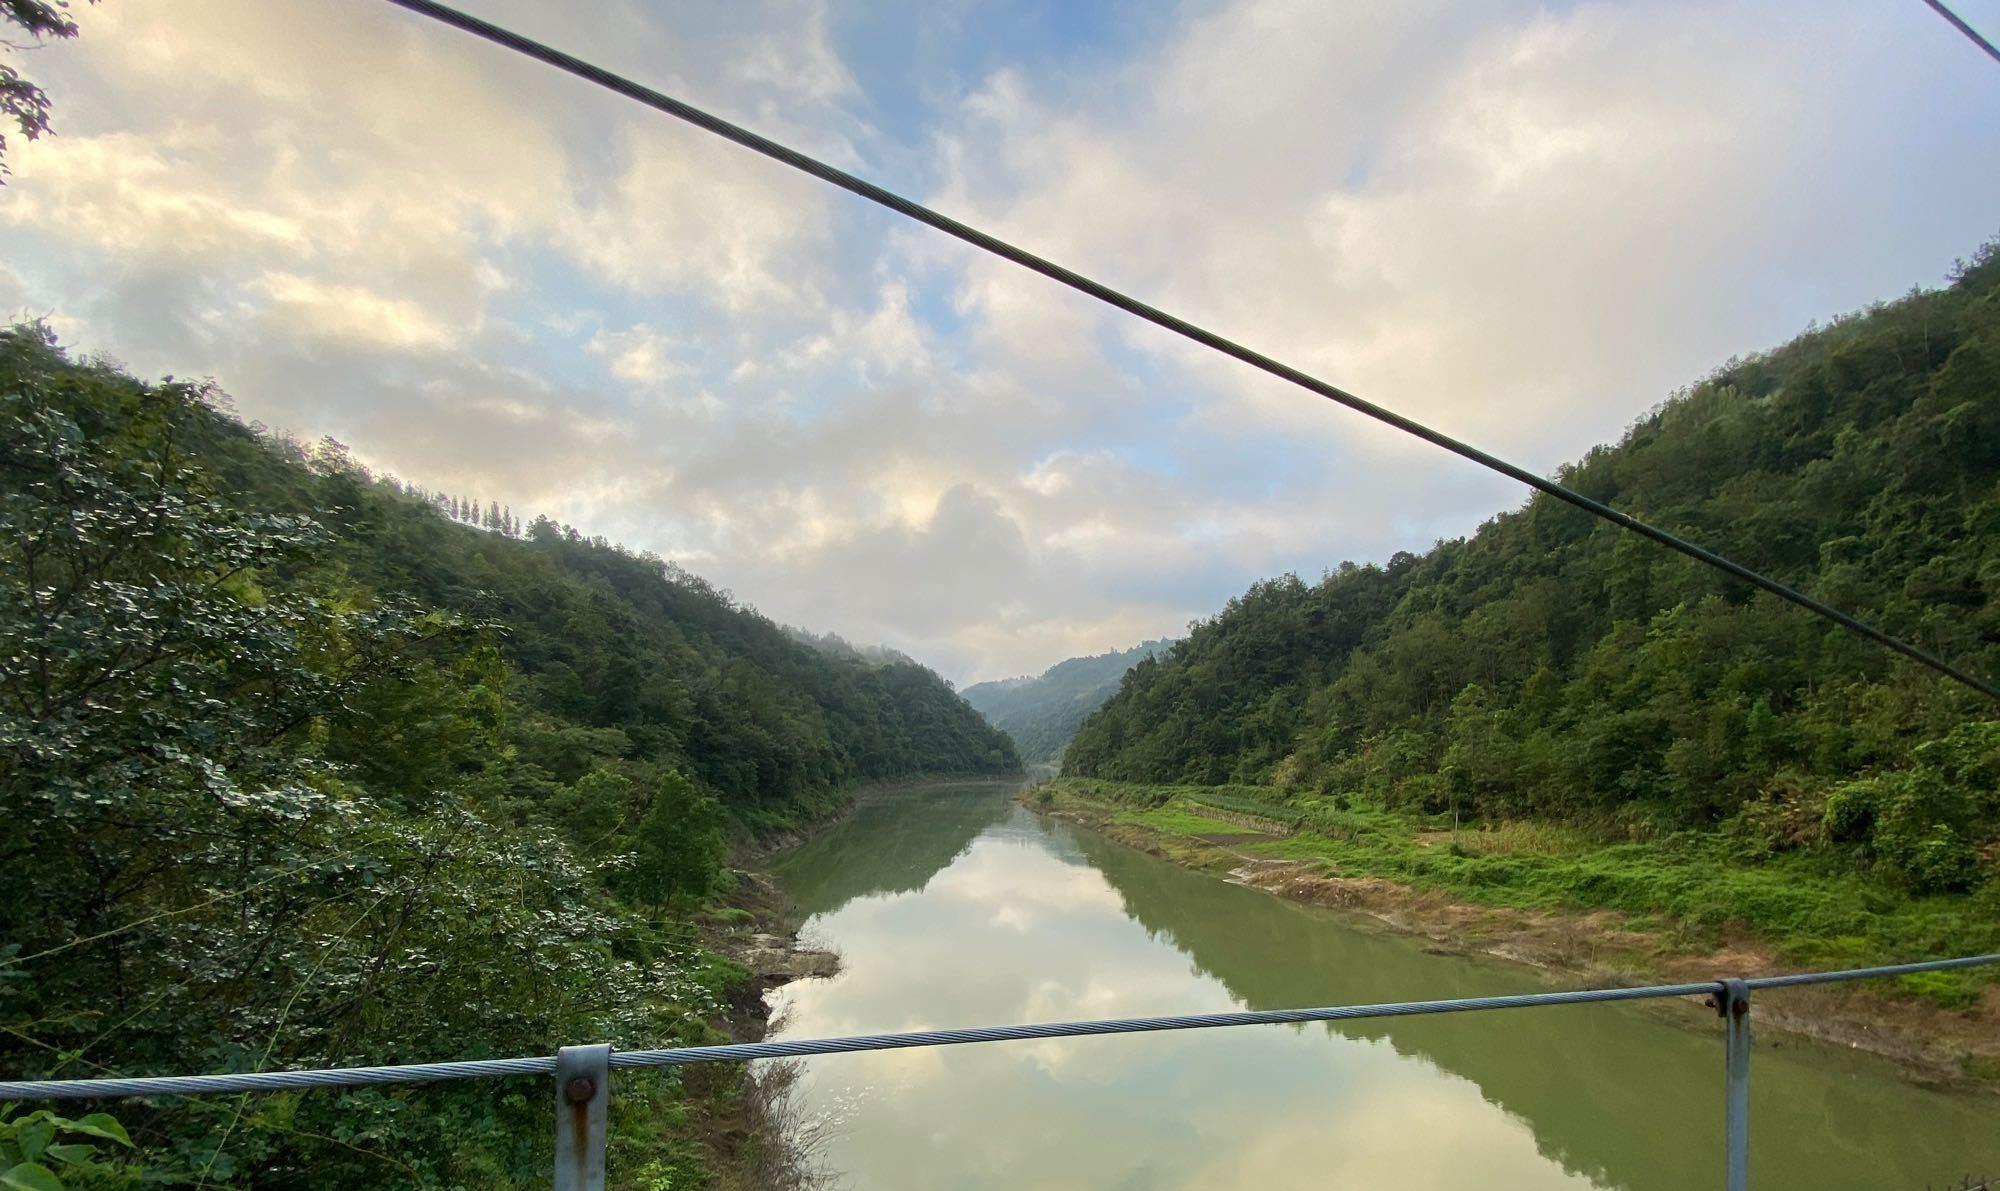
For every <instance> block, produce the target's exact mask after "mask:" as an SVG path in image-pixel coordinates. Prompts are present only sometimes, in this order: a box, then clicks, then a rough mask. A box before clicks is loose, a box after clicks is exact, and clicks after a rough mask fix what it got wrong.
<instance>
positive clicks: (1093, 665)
mask: <svg viewBox="0 0 2000 1191" xmlns="http://www.w3.org/2000/svg"><path fill="white" fill-rule="evenodd" d="M1171 644H1173V643H1172V642H1171V641H1168V640H1167V639H1165V638H1161V639H1160V640H1158V641H1147V642H1144V643H1142V644H1139V645H1134V646H1133V647H1132V648H1130V649H1124V650H1114V651H1112V652H1110V653H1101V654H1098V655H1097V656H1096V657H1087V658H1070V659H1068V660H1067V661H1061V662H1057V663H1056V664H1055V665H1053V666H1050V667H1049V668H1048V669H1047V670H1044V671H1042V673H1041V676H1040V677H1023V678H1003V679H1000V680H999V681H996V682H981V683H975V684H974V685H972V686H969V687H966V688H965V689H964V690H963V691H960V692H959V694H961V695H963V696H964V697H965V701H966V702H967V703H970V704H972V706H973V708H974V710H976V711H978V712H979V714H981V715H983V716H985V717H986V718H987V720H988V721H989V722H990V723H992V724H993V726H994V727H996V728H999V729H1000V730H1001V731H1003V732H1005V733H1007V735H1008V736H1010V737H1012V738H1013V740H1014V743H1015V745H1016V746H1018V747H1019V749H1020V751H1021V756H1022V758H1023V759H1024V760H1027V761H1039V762H1047V761H1055V760H1058V759H1060V758H1061V757H1062V753H1063V749H1065V748H1067V747H1068V746H1069V742H1070V738H1071V737H1073V736H1075V735H1076V729H1077V725H1079V724H1081V723H1083V721H1084V717H1086V716H1088V715H1089V714H1090V713H1091V712H1093V711H1096V710H1097V709H1098V708H1099V707H1101V706H1103V704H1104V701H1105V700H1106V699H1109V698H1110V697H1111V696H1112V694H1113V693H1114V692H1115V691H1117V689H1118V683H1119V681H1120V680H1122V679H1123V678H1124V677H1125V672H1126V671H1127V670H1130V669H1131V668H1132V667H1133V665H1135V664H1136V663H1138V662H1139V661H1140V660H1142V659H1144V658H1150V657H1153V656H1154V655H1156V654H1158V653H1159V652H1161V651H1162V650H1164V649H1166V648H1167V646H1169V645H1171Z"/></svg>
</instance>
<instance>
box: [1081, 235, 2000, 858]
mask: <svg viewBox="0 0 2000 1191" xmlns="http://www.w3.org/2000/svg"><path fill="white" fill-rule="evenodd" d="M1563 477H1564V479H1565V480H1566V482H1568V483H1569V484H1571V485H1572V486H1574V487H1576V488H1579V489H1581V490H1582V491H1584V492H1585V493H1587V494H1589V495H1591V496H1594V497H1597V498H1599V499H1602V500H1606V501H1609V502H1611V503H1613V504H1615V505H1617V506H1618V507H1620V508H1624V509H1627V510H1629V511H1631V512H1633V513H1635V514H1637V515H1639V516H1642V517H1645V518H1647V519H1648V520H1650V521H1652V522H1653V523H1655V524H1658V525H1661V526H1663V527H1665V528H1667V529H1669V530H1672V531H1674V532H1677V533H1681V534H1683V535H1685V536H1688V537H1690V538H1692V539H1694V540H1696V541H1700V542H1703V543H1705V544H1708V545H1711V546H1713V547H1714V548H1716V549H1718V550H1720V551H1721V552H1723V553H1725V554H1727V555H1729V556H1731V557H1733V558H1736V559H1739V560H1741V561H1743V562H1745V563H1747V564H1748V565H1750V566H1753V567H1756V568H1758V569H1760V570H1764V571H1766V572H1767V573H1770V574H1773V575H1776V576H1777V577H1778V578H1780V579H1782V580H1784V581H1786V582H1788V583H1792V584H1794V585H1797V586H1800V587H1802V588H1803V589H1805V590H1807V591H1810V592H1812V593H1814V594H1816V595H1818V596H1820V597H1821V598H1823V599H1825V600H1827V601H1828V602H1830V603H1832V604H1834V605H1836V606H1839V607H1843V608H1846V609H1849V610H1852V611H1854V612H1856V613H1858V614H1860V615H1861V616H1863V617H1864V618H1865V619H1868V620H1871V621H1873V622H1874V623H1877V624H1880V625H1882V626H1883V627H1884V628H1886V629H1887V630H1888V631H1890V632H1891V633H1894V634H1896V635H1898V636H1901V637H1904V638H1906V639H1908V640H1912V641H1915V642H1918V643H1920V644H1921V645H1922V646H1923V647H1925V648H1926V649H1929V650H1932V651H1934V652H1936V653H1938V654H1940V655H1942V656H1945V657H1947V658H1951V659H1954V660H1956V661H1957V662H1958V663H1959V664H1960V665H1962V666H1964V667H1967V668H1969V669H1971V670H1972V671H1974V672H1976V673H1983V674H1985V675H1988V676H1993V675H1996V674H2000V255H1996V253H1995V251H1994V249H1993V248H1991V247H1989V248H1987V249H1985V250H1983V251H1982V252H1980V253H1979V254H1978V255H1977V257H1976V258H1975V259H1974V260H1973V261H1972V262H1971V263H1969V264H1964V265H1961V267H1960V268H1959V270H1958V272H1957V274H1956V276H1955V277H1954V280H1953V283H1952V284H1951V285H1950V286H1949V287H1948V288H1946V289H1943V290H1940V291H1919V292H1914V293H1912V294H1910V295H1909V296H1908V297H1906V298H1904V299H1902V300H1900V301H1897V302H1893V303H1889V304H1886V305H1880V306H1877V307H1874V308H1872V309H1870V310H1868V311H1866V312H1865V313H1862V314H1859V315H1856V316H1853V317H1849V318H1844V319H1840V320H1838V321H1836V322H1835V323H1834V324H1832V325H1831V326H1827V327H1824V328H1816V329H1814V330H1811V331H1809V332H1807V333H1806V334H1805V335H1803V336H1801V337H1800V338H1798V339H1797V340H1795V341H1794V342H1792V343H1790V344H1788V345H1786V346H1784V347H1782V348H1779V349H1777V350H1775V351H1773V352H1770V353H1769V354H1766V355H1761V356H1756V357H1753V358H1750V359H1746V360H1735V361H1731V362H1730V363H1729V364H1727V365H1726V366H1724V367H1723V368H1721V369H1719V370H1718V371H1717V372H1716V373H1715V374H1714V375H1712V376H1710V377H1709V378H1708V379H1707V380H1705V381H1703V382H1702V383H1700V384H1698V385H1696V386H1694V387H1693V388H1691V389H1689V390H1687V391H1686V392H1683V393H1681V394H1679V395H1677V396H1676V397H1674V398H1673V399H1672V400H1670V401H1668V402H1666V403H1665V404H1663V405H1662V406H1660V407H1659V408H1657V409H1656V410H1654V411H1653V412H1651V413H1650V414H1648V415H1647V416H1646V417H1644V418H1642V419H1641V420H1640V421H1639V422H1638V423H1637V424H1636V425H1634V426H1633V427H1632V428H1631V430H1630V431H1629V432H1628V433H1627V434H1626V435H1625V437H1624V439H1623V441H1621V442H1620V443H1618V444H1617V445H1616V446H1608V447H1600V448H1597V449H1595V450H1593V451H1591V452H1590V453H1589V454H1588V455H1587V456H1585V457H1584V458H1583V459H1582V460H1580V461H1579V462H1577V463H1576V464H1574V465H1572V466H1570V467H1567V468H1565V469H1564V471H1563ZM1995 730H1996V729H1995V723H1994V709H1993V708H1992V706H1991V705H1990V704H1988V703H1987V702H1986V701H1984V700H1983V699H1981V698H1980V697H1979V696H1977V695H1974V694H1972V693H1970V692H1967V691H1965V690H1963V689H1961V688H1959V687H1957V686H1956V685H1955V684H1951V683H1948V682H1944V681H1942V680H1940V679H1938V678H1937V677H1936V676H1935V675H1933V674H1931V673H1930V672H1928V671H1924V670H1920V669H1918V668H1916V667H1914V666H1912V665H1910V664H1908V663H1906V662H1903V661H1901V660H1899V659H1896V658H1895V657H1894V656H1893V655H1891V654H1888V653H1887V652H1886V651H1883V650H1881V649H1879V648H1877V647H1875V646H1873V645H1871V644H1869V643H1867V642H1865V641H1860V640H1857V639H1856V638H1854V637H1852V636H1850V635H1848V634H1845V633H1843V632H1842V631H1841V630H1839V629H1837V628H1835V627H1833V626H1830V625H1828V624H1826V623H1825V622H1823V621H1820V620H1818V619H1816V618H1814V617H1812V616H1810V615H1807V614H1805V613H1803V612H1801V611H1800V610H1798V609H1795V608H1792V607H1790V606H1788V605H1784V604H1781V603H1780V602H1778V601H1776V600H1775V599H1773V598H1771V597H1769V596H1766V595H1763V594H1761V593H1756V592H1754V591H1753V590H1751V589H1749V588H1747V587H1746V586H1744V585H1742V584H1740V583H1737V582H1735V581H1733V580H1730V579H1729V578H1727V577H1726V576H1722V575H1719V574H1717V573H1715V572H1713V571H1711V570H1709V569H1707V568H1704V567H1702V566H1700V565H1699V564H1696V563H1694V562H1693V561H1691V560H1689V559H1686V558H1683V557H1681V556H1678V555H1675V554H1671V553H1669V552H1666V551H1664V550H1661V549H1659V548H1657V547H1655V546H1654V545H1652V544H1651V543H1648V542H1645V541H1643V540H1641V539H1639V538H1637V537H1635V536H1633V535H1630V534H1626V533H1622V532H1620V531H1619V530H1617V529H1615V528H1614V527H1612V526H1609V525H1606V524H1604V523H1602V522H1600V521H1597V520H1595V519H1593V518H1590V517H1588V516H1586V515H1585V514H1583V513H1582V512H1580V511H1578V510H1575V509H1572V508H1569V507H1568V506H1565V505H1562V504H1560V503H1558V502H1556V501H1553V500H1551V499H1548V498H1546V497H1543V496H1539V495H1538V496H1536V497H1534V498H1533V499H1531V500H1529V501H1528V503H1527V504H1526V506H1525V507H1523V508H1521V509H1520V510H1518V511H1515V512H1511V513H1507V514H1504V515H1501V516H1499V517H1496V518H1494V519H1493V520H1492V521H1489V522H1488V523H1486V524H1485V525H1483V526H1481V527H1480V530H1479V532H1478V533H1477V534H1475V535H1473V536H1472V537H1470V538H1467V539H1462V540H1453V541H1446V542H1440V543H1438V544H1437V545H1436V547H1435V548H1433V549H1432V550H1430V551H1429V552H1427V553H1425V554H1423V555H1420V556H1419V555H1411V554H1398V555H1397V556H1395V557H1394V558H1392V559H1391V560H1390V561H1389V563H1388V564H1387V565H1386V566H1373V565H1369V566H1358V565H1355V564H1353V563H1344V564H1342V565H1341V566H1340V567H1339V569H1337V570H1335V571H1333V572H1330V573H1328V574H1327V575H1325V576H1324V577H1323V578H1322V579H1321V580H1320V581H1319V582H1317V583H1310V584H1309V583H1305V582H1302V581H1301V580H1299V579H1298V578H1297V577H1295V576H1290V575H1287V576H1283V577H1280V578H1278V579H1273V580H1270V581H1267V582H1262V583H1258V584H1256V585H1255V586H1253V587H1252V588H1251V589H1250V590H1249V591H1248V592H1246V593H1245V594H1243V595H1242V596H1240V597H1238V598H1237V599H1235V600H1232V601H1231V602H1230V603H1229V605H1228V607H1227V608H1226V609H1225V610H1224V611H1223V612H1222V613H1221V614H1220V615H1218V616H1216V617H1214V618H1212V619H1210V620H1208V621H1205V622H1203V623H1201V624H1198V625H1196V626H1194V627H1193V631H1192V632H1191V633H1190V635H1189V636H1188V638H1187V639H1186V640H1184V641H1182V642H1180V643H1179V644H1177V645H1176V646H1175V647H1174V648H1173V649H1172V650H1170V651H1169V652H1168V653H1167V654H1165V655H1164V656H1162V657H1161V658H1159V659H1157V660H1152V661H1145V662H1141V663H1140V664H1139V665H1138V666H1136V667H1134V669H1133V670H1132V672H1131V674H1130V675H1129V676H1128V677H1127V678H1126V680H1125V682H1124V684H1123V685H1122V686H1121V688H1120V689H1119V691H1118V693H1117V694H1116V695H1115V696H1113V697H1112V698H1111V699H1110V700H1109V701H1108V702H1107V703H1106V704H1105V706H1104V707H1103V709H1102V710H1101V711H1099V712H1098V713H1097V714H1096V715H1095V716H1093V717H1092V718H1091V719H1090V720H1088V721H1087V722H1086V723H1085V724H1084V725H1083V727H1082V728H1081V730H1080V731H1079V732H1078V734H1077V737H1076V739H1075V741H1074V742H1073V743H1072V744H1071V746H1070V749H1069V752H1068V754H1067V759H1066V767H1065V768H1066V772H1069V773H1073V774H1078V775H1083V776H1094V777H1102V778H1113V779H1123V780H1131V781H1144V782H1163V783H1173V782H1181V783H1198V784H1207V785H1213V784H1217V783H1224V782H1259V783H1261V782H1273V781H1275V782H1280V783H1284V784H1287V785H1289V786H1292V787H1294V788H1296V789H1300V790H1310V791H1312V792H1314V793H1315V794H1318V795H1334V796H1337V797H1340V798H1346V799H1351V800H1354V801H1357V802H1363V803H1368V804H1373V805H1381V806H1395V807H1405V808H1411V809H1418V810H1423V811H1428V812H1442V811H1449V810H1451V809H1453V808H1456V807H1461V806H1462V807H1463V809H1464V810H1465V811H1466V812H1467V813H1468V814H1478V815H1486V816H1539V817H1544V818H1552V819H1572V820H1579V821H1583V822H1591V823H1597V824H1601V825H1603V826H1605V827H1606V828H1607V829H1611V830H1617V831H1635V832H1647V831H1660V830H1671V829H1678V828H1699V829H1704V830H1707V829H1715V828H1723V829H1725V830H1727V831H1729V832H1731V833H1734V834H1737V835H1739V836H1740V837H1741V838H1743V839H1744V840H1745V841H1746V846H1753V847H1757V848H1765V849H1771V848H1794V847H1802V848H1803V847H1810V848H1821V849H1827V850H1829V851H1830V853H1833V854H1837V855H1839V856H1841V857H1844V858H1845V859H1846V861H1847V862H1851V863H1856V864H1862V865H1873V866H1878V867H1880V868H1881V869H1882V870H1883V871H1885V872H1887V873H1889V874H1890V875H1892V876H1895V877H1896V878H1898V879H1900V880H1903V881H1906V882H1908V883H1909V884H1911V885H1912V886H1913V887H1915V888H1919V889H1949V888H1964V887H1966V886H1967V885H1969V884H1975V883H1980V882H1983V881H1986V880H1989V879H1990V878H1991V876H1992V874H1993V871H1994V865H1993V859H1992V857H1993V855H1994V852H1995V843H1996V837H2000V816H1996V815H1995V813H1994V812H1995V809H1996V807H1995V803H1994V801H1993V794H1992V790H1993V788H1994V776H1993V774H1994V769H1993V766H1994V764H1995V761H1994V756H1995V753H1994V748H1995V744H1994V742H1995V739H1996V738H1995V736H1994V732H1995Z"/></svg>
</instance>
